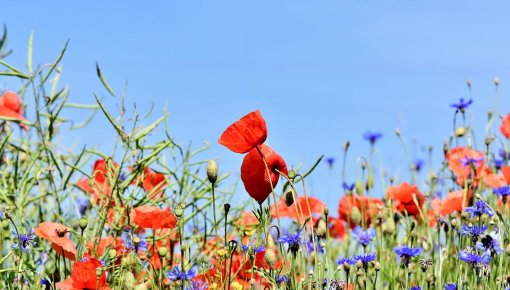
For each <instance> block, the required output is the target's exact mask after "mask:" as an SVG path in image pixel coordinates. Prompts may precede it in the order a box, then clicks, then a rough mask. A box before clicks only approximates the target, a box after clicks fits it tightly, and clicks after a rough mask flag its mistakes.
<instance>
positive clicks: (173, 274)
mask: <svg viewBox="0 0 510 290" xmlns="http://www.w3.org/2000/svg"><path fill="white" fill-rule="evenodd" d="M196 275H197V269H196V268H191V269H190V270H189V271H181V270H180V269H179V266H175V268H174V269H173V270H172V271H170V272H168V273H167V274H166V276H167V278H168V279H170V280H172V281H191V280H192V279H193V278H195V276H196Z"/></svg>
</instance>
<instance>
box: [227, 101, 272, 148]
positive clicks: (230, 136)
mask: <svg viewBox="0 0 510 290" xmlns="http://www.w3.org/2000/svg"><path fill="white" fill-rule="evenodd" d="M266 138H267V127H266V121H264V118H262V115H261V114H260V111H259V110H256V111H255V112H251V113H249V114H248V115H246V116H244V117H242V118H241V119H239V120H238V121H237V122H235V123H233V124H232V125H230V126H229V127H228V128H227V129H226V130H225V131H224V132H223V134H221V137H220V139H219V140H218V143H220V144H221V145H223V146H225V147H227V148H228V149H230V150H232V151H234V152H237V153H247V152H249V151H250V150H252V149H253V148H254V147H255V146H257V145H262V144H263V143H264V141H266Z"/></svg>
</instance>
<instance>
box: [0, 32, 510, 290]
mask: <svg viewBox="0 0 510 290" xmlns="http://www.w3.org/2000/svg"><path fill="white" fill-rule="evenodd" d="M32 42H33V35H32V36H31V37H30V39H29V40H28V58H27V63H26V66H25V67H23V68H22V67H15V66H13V65H11V64H10V63H9V61H8V60H9V58H8V56H9V54H10V53H11V52H12V50H11V48H10V47H8V46H7V33H6V31H4V33H3V37H2V38H0V66H1V70H0V79H2V78H10V79H16V80H17V81H18V82H15V83H16V84H18V85H17V86H12V87H10V88H9V89H8V90H6V91H2V92H0V94H1V96H0V119H1V122H0V135H1V138H0V157H1V158H0V183H1V186H0V288H1V289H137V290H142V289H189V290H191V289H194V290H199V289H235V290H241V289H264V290H265V289H308V290H311V289H332V290H333V289H337V290H338V289H359V290H362V289H413V290H417V289H423V290H425V289H426V290H428V289H447V290H452V289H510V272H509V269H510V259H509V254H510V244H509V240H510V237H509V236H508V233H509V230H510V225H509V217H510V202H509V201H508V196H509V195H510V186H509V185H510V164H509V159H510V147H509V144H510V142H508V140H509V139H510V114H508V115H499V114H496V113H491V112H489V114H488V117H487V119H485V120H479V119H471V118H468V117H467V116H468V115H469V111H470V110H471V109H472V107H473V106H477V101H476V100H475V101H473V97H471V96H470V97H466V98H459V99H458V101H457V102H455V103H450V102H445V103H444V104H439V105H441V106H445V107H450V109H451V115H452V120H453V128H452V131H451V135H450V137H449V138H448V139H447V140H445V142H444V144H443V147H442V148H430V149H429V153H430V155H432V154H435V156H437V157H438V158H440V166H438V167H437V168H433V167H432V166H431V167H430V169H426V168H424V166H423V161H415V162H412V164H411V166H409V167H408V168H404V169H403V170H404V171H406V172H408V174H406V175H403V176H406V179H402V180H401V179H398V178H395V177H393V176H391V175H389V176H385V175H380V176H379V175H378V174H376V170H375V168H377V166H378V165H377V160H376V159H375V158H371V156H367V157H366V158H363V159H361V160H362V161H361V162H359V163H357V164H354V165H352V164H348V163H346V162H345V158H346V156H347V155H348V154H349V150H350V147H351V144H350V143H349V142H345V144H344V145H343V148H339V150H340V151H341V152H342V153H343V162H341V163H342V164H341V165H342V172H343V174H342V176H339V177H338V182H337V185H338V190H337V191H338V192H342V194H339V195H338V198H337V201H338V203H336V204H326V203H325V202H323V201H322V200H321V198H322V197H321V196H312V195H311V194H309V191H308V186H309V185H308V183H307V180H308V179H309V178H310V177H311V176H313V175H314V174H317V172H316V170H315V169H316V168H317V166H322V165H324V164H328V163H329V164H330V163H333V162H334V160H332V159H328V158H323V157H321V158H318V160H317V161H316V162H315V163H314V164H312V165H311V166H294V165H293V164H299V163H300V160H287V159H285V150H286V148H272V147H270V146H269V145H268V144H266V139H267V137H268V135H270V134H271V130H270V128H273V127H278V126H286V125H287V124H277V123H271V124H269V123H266V120H265V119H264V112H263V111H260V110H258V109H257V108H253V110H251V111H247V112H235V115H236V116H237V117H236V118H233V119H225V120H224V128H221V130H224V131H223V133H222V134H221V135H220V136H217V138H218V139H217V140H211V145H210V146H224V147H226V148H228V149H229V151H231V152H230V153H229V154H239V155H240V156H242V158H243V159H242V165H241V167H240V168H239V170H238V172H235V173H234V174H229V172H224V171H223V170H222V169H221V168H219V166H218V164H221V163H219V162H218V160H215V159H214V158H213V157H212V156H211V155H209V154H208V146H207V145H206V146H204V147H203V148H199V149H198V150H192V149H191V148H190V147H189V146H186V145H183V144H180V143H179V142H178V141H176V140H175V138H173V136H172V134H171V132H170V131H169V130H168V125H167V124H168V122H171V119H170V120H169V118H168V117H167V115H164V116H161V117H159V116H158V117H157V118H156V119H155V121H154V122H149V123H147V122H145V121H144V120H145V119H144V117H143V116H141V115H138V114H134V115H129V114H128V113H127V112H126V110H122V109H121V110H119V112H120V113H113V112H114V110H113V108H111V107H109V106H107V105H106V104H104V103H103V99H102V97H100V96H101V95H113V96H119V95H118V94H117V91H120V89H118V88H113V87H112V86H110V84H109V82H108V78H107V77H106V76H105V74H104V73H103V70H102V69H104V68H102V67H100V65H97V66H96V68H97V69H96V71H91V72H90V75H91V76H93V77H97V81H98V82H101V83H102V85H103V87H104V90H103V91H102V92H100V93H99V92H98V94H97V95H94V96H91V100H93V104H77V103H71V102H70V101H69V94H70V92H69V89H68V88H67V87H66V86H65V84H62V83H61V81H60V79H61V74H62V70H61V69H60V68H61V65H62V60H63V59H64V57H65V55H66V53H67V52H68V51H67V50H68V49H67V44H63V48H62V50H61V51H60V52H56V55H55V59H54V60H53V61H52V62H51V63H50V64H49V65H38V64H37V63H33V61H32V55H33V52H32V50H33V45H32ZM12 49H15V48H12ZM467 85H468V89H470V86H471V84H470V83H469V82H468V84H467ZM493 85H494V86H495V88H496V93H497V89H498V86H499V85H500V81H499V79H496V80H495V81H494V84H493ZM119 100H121V101H120V102H121V103H120V104H119V106H120V107H121V108H122V106H123V103H122V102H123V100H122V98H119ZM68 110H81V111H84V112H86V114H88V115H89V116H90V118H88V119H86V120H80V121H78V120H74V119H72V118H69V117H68V116H69V115H70V114H65V112H67V111H68ZM27 112H30V114H27ZM96 113H97V114H102V115H104V117H106V120H107V123H105V124H104V126H109V127H111V128H113V129H114V130H115V132H116V135H115V136H111V139H112V140H116V144H115V147H114V149H113V150H112V151H108V152H102V151H100V150H99V149H97V148H96V147H94V145H93V144H83V146H82V147H80V148H79V149H78V150H69V149H68V147H66V146H64V144H62V143H61V142H60V141H59V140H62V139H61V137H62V136H65V134H66V132H67V131H66V130H70V129H76V128H80V127H86V126H89V121H90V120H91V119H92V118H95V117H97V116H96ZM27 116H33V118H32V117H27ZM70 116H72V114H71V115H70ZM474 123H481V124H483V125H484V126H485V128H486V130H485V131H483V132H475V131H474V129H473V124H474ZM181 125H183V126H185V124H181ZM203 125H204V126H208V124H207V122H204V124H203ZM345 126H348V124H346V125H345ZM445 126H450V127H451V124H445ZM268 128H269V129H268ZM156 131H158V132H160V133H161V132H163V134H155V133H154V132H156ZM359 135H360V136H363V138H364V139H365V142H367V144H369V146H370V148H371V153H370V154H372V152H373V151H374V150H375V149H376V148H377V146H378V142H380V140H381V138H399V139H402V138H401V132H400V131H399V130H396V131H395V136H387V135H383V134H381V133H378V132H359ZM475 135H476V136H477V138H478V140H480V138H482V140H483V142H475V141H476V139H475V137H474V136H475ZM273 138H285V137H283V136H275V137H273ZM322 141H324V142H326V141H327V140H322ZM295 142H299V140H296V141H295ZM403 148H404V149H401V148H395V151H396V152H398V151H399V150H405V147H403ZM397 154H398V153H397ZM349 171H351V172H352V171H357V172H360V174H356V176H358V177H357V178H356V179H353V180H347V179H346V178H345V176H346V175H345V172H349ZM420 171H421V172H426V178H425V181H424V182H418V181H417V179H416V178H415V177H416V174H417V173H418V172H420ZM236 176H240V180H239V186H238V188H237V189H236V188H235V187H232V186H231V184H232V182H234V181H235V179H236ZM348 176H354V174H351V175H348ZM351 178H352V177H351ZM234 196H236V201H235V202H234V201H233V200H234ZM238 200H242V202H238Z"/></svg>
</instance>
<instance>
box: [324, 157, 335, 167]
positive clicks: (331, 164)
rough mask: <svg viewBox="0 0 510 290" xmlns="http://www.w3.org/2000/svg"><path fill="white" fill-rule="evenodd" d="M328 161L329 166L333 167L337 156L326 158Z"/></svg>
mask: <svg viewBox="0 0 510 290" xmlns="http://www.w3.org/2000/svg"><path fill="white" fill-rule="evenodd" d="M326 163H327V164H328V166H329V167H332V166H333V163H335V157H328V158H326Z"/></svg>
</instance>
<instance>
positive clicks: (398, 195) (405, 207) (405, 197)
mask: <svg viewBox="0 0 510 290" xmlns="http://www.w3.org/2000/svg"><path fill="white" fill-rule="evenodd" d="M386 196H387V197H388V198H390V199H392V200H393V206H394V207H395V209H396V210H397V211H399V212H402V213H404V212H405V213H407V214H408V215H413V216H415V215H418V214H419V209H421V207H422V205H423V203H424V202H425V196H424V195H423V194H422V193H421V192H420V191H419V190H418V187H416V186H414V185H411V184H409V183H407V182H403V183H401V184H400V185H398V186H390V187H388V189H387V191H386ZM415 199H416V202H417V203H418V204H416V202H415Z"/></svg>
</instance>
